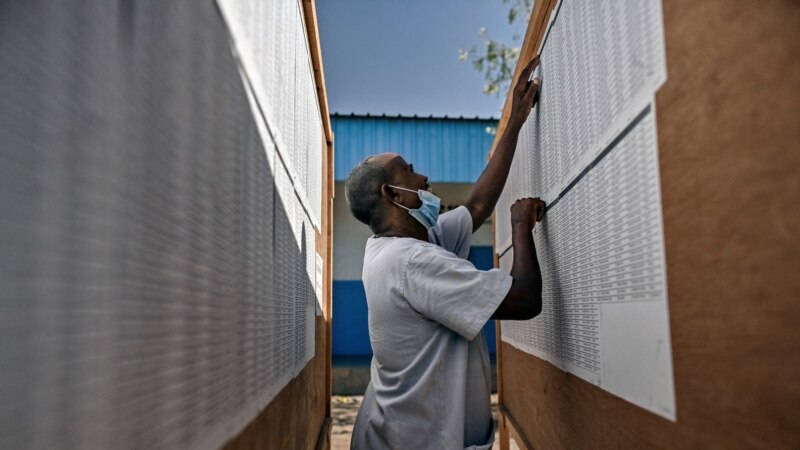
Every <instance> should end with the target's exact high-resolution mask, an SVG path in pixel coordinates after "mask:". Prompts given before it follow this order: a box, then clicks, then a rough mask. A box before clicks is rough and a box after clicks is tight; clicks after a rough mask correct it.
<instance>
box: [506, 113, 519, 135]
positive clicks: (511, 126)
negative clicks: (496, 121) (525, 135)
mask: <svg viewBox="0 0 800 450" xmlns="http://www.w3.org/2000/svg"><path fill="white" fill-rule="evenodd" d="M523 123H524V122H522V121H518V120H516V119H514V118H513V113H512V117H510V118H509V119H508V122H506V129H505V131H504V132H503V133H504V134H519V132H520V130H521V129H522V124H523Z"/></svg>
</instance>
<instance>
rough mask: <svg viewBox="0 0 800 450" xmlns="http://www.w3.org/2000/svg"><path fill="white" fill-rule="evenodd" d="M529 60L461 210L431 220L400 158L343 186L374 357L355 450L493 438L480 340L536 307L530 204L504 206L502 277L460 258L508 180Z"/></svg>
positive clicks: (433, 202) (428, 204)
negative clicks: (356, 230) (489, 326)
mask: <svg viewBox="0 0 800 450" xmlns="http://www.w3.org/2000/svg"><path fill="white" fill-rule="evenodd" d="M538 63H539V58H538V57H537V58H534V60H532V61H531V62H530V63H529V64H528V66H527V67H526V68H525V69H524V70H523V71H522V74H521V76H520V78H519V80H518V81H517V84H516V85H515V87H514V91H513V99H512V108H511V115H510V117H509V120H508V125H507V127H506V130H505V132H504V133H503V135H502V137H501V139H500V141H499V142H498V145H497V148H496V150H495V153H494V156H493V157H492V159H491V160H490V162H489V163H488V165H487V166H486V169H485V170H484V172H483V174H482V175H481V176H480V178H478V180H477V182H476V183H475V185H474V187H473V188H472V192H471V193H470V195H469V197H468V199H467V201H466V202H465V203H464V205H463V206H459V207H458V208H456V209H454V210H452V211H450V212H448V213H445V214H443V215H442V216H441V217H439V210H440V205H439V199H438V197H436V196H435V195H433V194H432V193H431V192H430V191H429V188H430V186H429V185H428V178H427V177H425V176H424V175H422V174H419V173H416V172H415V171H414V166H413V165H412V164H409V163H408V162H406V161H405V160H403V158H402V157H401V156H400V155H397V154H394V153H384V154H380V155H376V156H372V157H369V158H367V159H366V160H364V161H363V162H362V163H361V164H359V165H358V166H357V167H356V168H354V169H353V170H352V172H351V173H350V175H349V176H348V178H347V182H346V186H345V195H346V197H347V203H348V205H349V207H350V210H351V212H352V213H353V215H354V216H355V217H356V219H358V220H359V221H361V222H363V223H365V224H367V225H369V227H370V228H371V229H372V232H373V233H374V235H373V236H372V237H370V238H369V240H368V241H367V244H366V249H365V253H364V271H363V274H362V277H363V281H364V289H365V290H366V294H367V304H368V307H369V336H370V342H371V344H372V350H373V353H374V356H373V359H372V367H371V377H372V378H371V381H370V384H369V387H367V391H366V393H365V395H364V401H363V403H362V405H361V409H360V410H359V412H358V416H357V418H356V423H355V427H354V429H353V438H352V443H351V447H352V448H355V449H384V448H392V449H396V448H409V449H410V448H413V449H422V448H430V449H462V448H469V449H484V448H491V446H492V442H493V441H494V423H493V421H492V415H491V407H490V397H489V396H490V365H489V354H488V351H487V347H486V339H485V337H484V336H483V332H482V331H481V330H482V328H483V326H484V325H485V324H486V322H487V321H488V320H489V319H503V320H526V319H530V318H532V317H535V316H536V315H537V314H539V312H540V311H541V308H542V278H541V273H540V271H539V263H538V261H537V259H536V249H535V248H534V244H533V236H532V234H531V231H532V230H533V227H534V224H535V223H536V222H538V221H540V220H541V219H542V217H543V215H544V211H545V205H544V202H542V201H541V200H539V199H531V198H528V199H522V200H517V201H516V203H514V205H513V206H512V207H511V225H512V229H513V235H512V239H513V245H514V263H513V268H512V269H511V275H510V276H509V275H507V274H505V273H504V272H501V271H499V270H497V269H493V270H489V271H481V270H478V269H476V268H475V266H473V265H472V264H471V263H470V262H469V261H467V259H466V258H467V255H468V253H469V247H470V237H471V235H472V233H473V232H474V231H475V230H477V229H478V228H479V227H480V226H481V224H483V222H484V221H485V220H486V219H487V218H488V217H489V215H490V214H491V212H492V210H493V209H494V207H495V204H496V203H497V199H498V198H499V197H500V193H501V192H502V190H503V185H504V184H505V182H506V179H507V178H508V172H509V168H510V166H511V161H512V159H513V157H514V151H515V149H516V144H517V137H518V134H519V130H520V128H521V127H522V124H523V123H524V122H525V119H526V118H527V117H528V114H529V113H530V111H531V108H533V105H534V102H535V100H536V98H537V97H536V94H537V92H538V89H539V80H538V79H534V80H533V81H529V77H530V74H531V72H532V71H533V70H534V68H535V67H536V65H538Z"/></svg>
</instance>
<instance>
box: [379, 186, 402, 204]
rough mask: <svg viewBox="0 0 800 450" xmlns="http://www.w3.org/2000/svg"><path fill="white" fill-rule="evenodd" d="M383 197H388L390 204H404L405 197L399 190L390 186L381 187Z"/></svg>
mask: <svg viewBox="0 0 800 450" xmlns="http://www.w3.org/2000/svg"><path fill="white" fill-rule="evenodd" d="M381 195H382V196H384V197H386V198H387V199H388V200H389V201H390V202H395V203H400V204H402V203H403V197H401V196H400V193H399V192H397V189H395V188H393V187H391V186H389V185H388V184H382V185H381Z"/></svg>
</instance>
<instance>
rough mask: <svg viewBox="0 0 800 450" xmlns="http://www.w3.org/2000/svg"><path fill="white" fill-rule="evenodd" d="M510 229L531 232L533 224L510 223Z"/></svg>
mask: <svg viewBox="0 0 800 450" xmlns="http://www.w3.org/2000/svg"><path fill="white" fill-rule="evenodd" d="M511 229H512V230H517V229H520V230H525V231H531V230H532V229H533V224H532V223H529V222H526V221H524V220H518V221H511Z"/></svg>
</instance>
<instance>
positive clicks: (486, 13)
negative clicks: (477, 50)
mask: <svg viewBox="0 0 800 450" xmlns="http://www.w3.org/2000/svg"><path fill="white" fill-rule="evenodd" d="M317 14H318V21H319V29H320V37H321V44H322V57H323V64H324V70H325V84H326V87H327V90H328V102H329V104H330V109H331V112H338V113H351V112H355V113H370V114H383V113H386V114H390V115H396V114H404V115H413V114H417V115H424V116H428V115H435V116H442V115H448V116H451V117H452V116H456V117H457V116H462V115H463V116H465V117H475V116H480V117H499V115H500V108H501V107H502V103H503V100H504V99H503V97H504V96H505V92H502V94H501V97H500V98H497V97H495V96H487V95H484V94H483V93H482V92H481V90H482V88H483V85H484V79H483V75H482V74H480V73H478V72H476V71H475V70H474V69H473V68H472V66H471V64H470V63H468V62H461V61H459V60H458V50H459V48H469V47H470V46H471V45H473V44H480V43H481V39H480V38H479V37H478V30H479V29H480V27H482V26H483V27H486V28H487V29H488V31H489V35H491V36H492V37H493V38H494V39H497V40H500V41H503V42H506V43H510V42H511V36H512V34H513V33H514V32H518V33H520V34H524V29H521V30H520V29H519V27H521V26H523V25H517V24H515V25H514V27H515V29H512V28H511V26H509V25H508V20H507V14H508V5H505V4H503V2H502V1H501V0H317ZM518 22H523V23H524V22H527V20H523V21H518Z"/></svg>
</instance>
